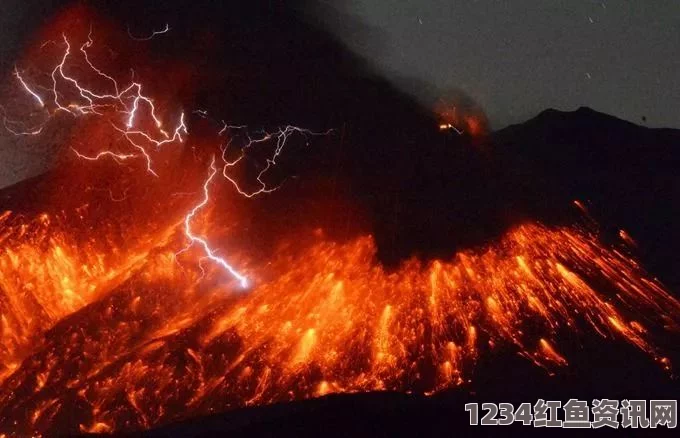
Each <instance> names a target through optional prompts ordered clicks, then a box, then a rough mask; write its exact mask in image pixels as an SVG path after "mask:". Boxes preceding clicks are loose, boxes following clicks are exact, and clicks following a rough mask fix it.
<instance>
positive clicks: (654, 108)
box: [0, 0, 680, 186]
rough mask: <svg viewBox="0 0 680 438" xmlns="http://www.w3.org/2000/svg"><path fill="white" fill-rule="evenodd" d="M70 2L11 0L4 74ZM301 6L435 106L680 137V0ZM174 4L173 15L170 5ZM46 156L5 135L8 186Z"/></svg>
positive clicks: (513, 119) (0, 21)
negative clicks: (460, 102) (591, 116)
mask: <svg viewBox="0 0 680 438" xmlns="http://www.w3.org/2000/svg"><path fill="white" fill-rule="evenodd" d="M263 1H265V2H266V3H264V4H269V5H270V7H273V6H272V5H275V4H277V2H278V0H263ZM64 3H68V2H67V1H66V0H64V1H62V0H54V1H49V2H47V1H43V0H3V3H2V4H3V8H2V13H0V71H2V72H3V73H5V74H9V73H11V71H12V68H13V65H14V62H15V61H16V59H17V56H18V51H19V47H20V44H21V42H22V41H23V40H24V39H25V38H27V37H28V36H29V35H30V34H31V32H33V31H34V30H35V29H37V28H38V27H40V26H41V25H42V24H43V23H44V22H45V21H46V20H48V19H49V17H50V16H51V14H53V13H54V12H55V11H56V10H58V7H59V5H61V4H64ZM86 3H88V4H90V5H94V6H95V7H96V4H97V3H98V2H97V1H90V2H86ZM302 3H303V4H307V8H308V9H310V10H311V13H312V14H318V16H317V17H313V18H312V19H313V21H315V22H316V24H317V25H319V26H320V27H322V28H324V29H328V30H330V31H331V32H333V33H335V34H336V35H337V36H338V38H339V39H340V40H341V41H342V42H344V43H345V44H346V45H347V46H348V47H349V48H350V49H352V50H353V51H355V52H356V53H358V54H359V55H360V56H362V57H364V58H365V59H367V60H368V61H369V63H371V64H372V65H373V66H375V67H376V68H377V69H378V71H379V72H380V74H382V75H384V76H386V77H388V78H389V79H390V80H392V81H393V82H394V83H395V84H396V85H397V86H400V87H402V88H403V89H404V90H405V91H407V92H408V93H411V94H414V95H415V96H416V97H417V98H418V99H420V100H421V101H422V102H423V103H425V104H427V105H429V104H431V103H432V102H433V100H432V98H433V95H434V96H444V97H446V96H452V95H453V96H460V94H461V93H462V94H464V95H466V96H468V97H469V98H470V99H472V101H473V102H475V103H476V104H477V105H479V106H480V107H481V108H482V109H483V110H484V111H485V112H486V114H487V116H488V118H489V119H490V122H491V127H492V128H493V129H499V128H502V127H504V126H507V125H508V124H513V123H520V122H523V121H525V120H527V119H529V118H531V117H533V116H535V115H536V114H538V113H539V112H541V111H542V110H544V109H546V108H556V109H561V110H574V109H576V108H578V107H580V106H589V107H591V108H593V109H595V110H597V111H601V112H604V113H608V114H612V115H614V116H617V117H620V118H623V119H627V120H629V121H632V122H634V123H638V124H641V125H645V126H648V127H673V128H680V75H679V74H678V72H680V2H678V1H677V0H645V1H642V0H639V1H624V0H619V1H614V0H549V1H548V0H512V1H500V0H394V1H389V2H387V1H375V0H338V1H333V2H330V1H323V2H314V1H311V0H310V1H308V2H305V1H303V2H302ZM164 5H165V6H163V7H164V8H165V9H168V10H171V9H172V6H171V5H172V1H169V2H168V3H164ZM314 5H320V7H315V6H314ZM196 7H197V8H199V7H201V6H200V2H197V4H196ZM225 7H227V8H228V7H229V6H228V5H227V4H225ZM307 12H310V11H307ZM153 18H157V19H158V20H161V21H162V19H161V18H160V17H149V21H148V25H149V27H150V28H154V26H156V27H159V26H162V25H163V23H162V22H155V21H158V20H154V19H153ZM247 18H248V17H244V20H246V19H247ZM142 21H144V20H142ZM168 24H169V25H170V26H171V27H172V26H173V23H172V22H168ZM197 26H199V27H200V23H197ZM142 30H144V29H141V30H140V31H142ZM197 30H200V29H197ZM10 83H11V82H6V84H10ZM36 150H37V149H35V148H27V147H25V146H21V145H17V141H16V139H13V138H9V136H8V134H7V133H6V132H0V160H1V161H2V162H3V163H4V164H5V165H4V166H1V167H0V186H4V185H7V184H10V183H12V182H15V181H18V180H20V179H22V178H24V177H27V176H30V175H33V174H36V173H38V172H40V171H42V170H44V168H45V165H46V164H44V163H43V161H44V157H46V156H49V154H45V153H44V151H42V150H39V151H38V152H35V151H36ZM17 151H22V152H17ZM29 151H30V152H29ZM37 162H39V163H43V164H40V165H36V163H37Z"/></svg>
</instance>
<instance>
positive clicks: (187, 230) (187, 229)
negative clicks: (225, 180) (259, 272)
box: [175, 156, 248, 289]
mask: <svg viewBox="0 0 680 438" xmlns="http://www.w3.org/2000/svg"><path fill="white" fill-rule="evenodd" d="M215 175H217V167H215V156H213V157H212V160H211V162H210V172H209V173H208V178H207V179H206V180H205V182H204V183H203V199H202V200H201V202H199V203H198V204H197V205H196V206H195V207H194V208H192V209H191V211H190V212H189V213H188V214H187V215H186V217H185V218H184V234H185V235H186V237H187V238H188V239H189V241H190V242H189V245H188V246H187V247H185V248H184V249H183V250H181V251H179V252H178V253H176V254H175V257H176V256H178V255H179V254H181V253H183V252H185V251H187V250H188V249H189V248H191V246H193V245H194V244H197V245H199V246H200V247H201V248H202V249H203V251H204V252H205V258H207V259H209V260H211V261H212V262H214V263H215V264H217V265H219V266H221V267H222V268H224V269H225V270H227V271H228V272H229V273H230V274H231V275H233V276H234V277H235V278H236V279H237V280H238V281H239V283H240V284H241V287H242V288H244V289H245V288H247V287H248V279H247V278H246V277H245V276H244V275H242V274H240V273H239V272H238V271H237V270H236V269H235V268H234V267H233V266H231V265H230V264H229V263H227V261H226V260H224V259H223V258H222V257H218V256H217V255H216V254H215V251H213V250H212V249H211V248H210V245H209V244H208V241H207V240H206V239H205V238H203V237H200V236H198V235H196V234H194V232H193V231H192V230H191V221H192V219H193V218H194V217H195V216H196V214H197V213H198V212H199V211H200V210H201V209H203V208H204V207H205V206H206V205H208V202H210V192H209V191H208V186H209V185H210V183H211V182H212V180H213V178H214V177H215Z"/></svg>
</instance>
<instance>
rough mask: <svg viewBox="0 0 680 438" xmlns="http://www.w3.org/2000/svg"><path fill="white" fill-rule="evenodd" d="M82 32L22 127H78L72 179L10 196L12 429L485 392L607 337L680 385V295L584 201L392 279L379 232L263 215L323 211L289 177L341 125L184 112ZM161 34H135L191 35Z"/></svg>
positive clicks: (55, 178)
mask: <svg viewBox="0 0 680 438" xmlns="http://www.w3.org/2000/svg"><path fill="white" fill-rule="evenodd" d="M69 24H70V25H72V23H69ZM76 24H77V25H72V26H71V27H68V28H61V27H60V26H59V25H55V26H54V28H52V29H51V30H50V33H49V35H50V37H51V39H48V40H46V41H43V42H41V43H40V44H39V45H38V47H39V48H33V49H32V50H33V52H31V54H30V56H26V57H24V58H23V59H21V60H19V61H17V64H16V68H15V69H14V70H13V72H12V74H11V75H10V77H9V78H7V81H9V82H11V85H12V87H14V92H13V93H15V94H13V95H16V96H19V98H16V99H12V104H13V106H10V105H4V106H3V107H4V112H5V116H4V121H5V127H6V128H7V130H8V132H10V133H11V135H13V136H18V137H30V138H31V139H32V141H38V142H39V141H41V138H42V137H41V136H44V135H45V132H47V131H49V130H50V129H51V128H50V127H51V126H53V125H55V124H56V125H59V124H62V125H66V124H67V125H68V126H69V130H70V133H69V135H68V136H66V137H65V138H64V140H63V142H64V144H63V145H61V146H62V149H61V150H63V151H65V156H64V157H62V158H60V160H59V167H58V168H56V169H55V170H53V171H51V172H48V173H46V174H45V175H43V176H41V177H39V178H38V179H36V180H33V181H30V182H29V183H23V184H22V185H19V186H16V187H14V188H9V189H5V190H4V193H5V194H6V197H5V198H4V199H5V200H7V199H10V198H11V202H10V201H7V202H6V205H5V206H4V208H3V210H2V212H0V436H5V435H26V434H59V433H80V432H113V431H133V430H145V429H150V428H153V427H156V426H159V425H164V424H168V423H172V422H175V421H178V420H184V419H188V418H194V417H199V416H202V415H206V414H210V413H217V412H224V411H227V410H230V409H234V408H237V407H248V406H255V405H267V404H272V403H277V402H288V401H294V400H301V399H309V398H316V397H321V396H325V395H327V394H331V393H360V392H371V391H399V392H407V393H416V394H425V395H431V394H435V393H440V392H442V391H445V390H459V391H466V390H468V388H471V387H473V386H474V384H475V368H476V366H477V364H478V362H479V361H481V360H493V358H494V357H495V356H496V355H498V354H499V353H503V354H516V355H519V356H521V357H522V358H523V359H524V360H526V361H527V362H528V363H532V364H535V366H536V367H538V368H540V369H541V370H542V371H541V372H544V373H546V374H547V375H553V374H555V373H560V372H563V370H565V369H568V368H569V367H570V361H571V356H570V353H574V352H575V351H576V350H577V349H578V347H575V345H576V346H577V345H578V344H579V343H580V342H581V340H582V339H585V338H587V339H590V340H591V341H592V340H593V339H595V340H596V342H601V343H608V344H614V345H618V344H620V345H622V346H624V345H630V346H632V347H633V348H634V349H636V350H638V351H639V352H641V354H643V355H645V356H646V357H647V359H648V361H649V363H650V364H653V365H652V366H655V367H658V368H659V369H661V370H663V372H664V373H665V374H666V375H667V377H668V379H671V378H672V377H673V370H672V360H671V359H674V357H672V356H670V353H669V352H668V351H667V347H668V344H669V342H667V339H668V337H669V336H677V334H678V330H679V329H680V302H679V301H678V300H677V299H676V298H675V297H674V296H673V295H672V294H671V293H669V292H668V291H667V290H666V288H665V287H664V285H662V284H661V282H660V281H659V280H658V279H656V278H655V277H654V276H653V275H651V274H649V273H648V272H647V271H646V270H645V268H643V266H642V265H641V264H640V263H639V262H638V261H637V258H636V253H637V248H636V243H635V241H633V239H632V238H631V237H630V236H629V235H628V234H627V233H626V232H625V231H621V232H620V235H619V237H618V238H616V239H612V238H609V237H608V236H605V235H604V234H605V233H603V232H602V230H601V229H600V228H599V227H598V226H597V225H596V223H595V221H594V220H593V218H592V217H591V216H590V214H589V212H588V210H587V207H586V206H585V205H584V204H583V203H581V202H578V201H577V202H576V203H575V206H574V207H575V208H574V210H576V211H578V214H579V215H580V216H581V219H580V220H575V221H570V222H569V223H567V224H548V223H542V222H541V221H540V220H538V219H523V220H522V221H521V222H519V223H516V224H513V226H511V227H508V228H507V229H504V230H503V232H502V233H500V234H499V235H498V236H494V237H493V238H491V239H488V240H487V241H486V242H484V243H480V244H477V245H475V246H473V247H462V246H461V247H455V248H451V249H450V250H449V251H448V255H447V256H443V257H441V256H437V257H426V256H421V255H410V256H409V257H406V258H403V259H401V260H400V261H399V262H398V263H392V264H385V263H383V260H382V259H381V258H380V257H379V254H378V253H379V244H378V243H377V241H378V239H377V238H376V237H374V232H373V231H374V230H366V229H364V228H362V227H360V226H358V225H357V226H356V227H354V226H353V225H352V226H350V225H347V226H348V227H349V228H356V229H352V230H351V232H348V233H345V234H343V235H342V236H338V233H335V232H334V231H333V230H332V229H330V227H329V226H323V227H322V226H319V225H318V223H317V222H316V221H315V220H314V218H313V216H314V215H315V214H316V213H315V211H314V210H313V209H310V210H309V212H308V216H309V220H308V221H307V222H304V221H303V223H292V222H293V221H292V220H290V219H287V216H285V214H283V213H280V212H279V211H278V210H277V209H276V208H274V207H273V206H274V205H275V204H267V203H266V201H262V200H263V199H266V198H267V197H270V196H271V197H274V198H275V197H276V196H278V195H279V193H280V192H281V191H284V190H285V194H284V195H281V196H283V197H284V198H278V201H277V202H278V203H279V204H280V203H282V202H285V203H290V204H291V205H293V207H292V208H293V209H298V208H299V209H304V208H305V207H304V206H303V204H300V207H296V206H295V205H297V204H295V202H296V200H295V189H296V188H297V187H299V186H301V185H304V184H303V183H300V184H298V183H296V181H297V179H303V178H304V175H303V176H302V177H300V178H297V179H296V178H292V176H293V175H285V170H284V171H280V170H279V163H280V162H281V160H285V158H286V156H287V154H288V153H289V152H290V153H291V156H292V157H294V159H295V160H305V159H309V157H308V156H307V155H306V154H307V153H308V152H309V151H313V150H314V148H315V145H316V144H317V143H318V142H322V141H325V140H327V139H328V138H329V137H342V135H344V134H343V133H344V128H343V127H342V126H341V125H339V126H321V127H319V126H313V127H308V126H294V125H287V124H283V125H281V126H276V127H274V128H268V129H263V128H259V127H252V126H245V125H236V123H235V122H225V121H223V117H222V115H218V114H214V113H213V112H212V111H208V110H205V109H202V108H200V107H197V108H193V107H185V108H182V107H181V106H180V105H179V104H176V102H177V98H176V94H174V93H170V92H168V94H167V95H163V94H162V93H163V91H162V90H163V86H162V85H164V84H159V83H154V84H150V85H147V84H146V83H144V81H143V79H144V78H145V77H146V78H148V77H149V75H148V74H146V75H145V74H136V73H134V72H127V71H125V66H120V65H118V66H115V62H114V61H112V58H115V57H114V56H112V55H111V53H108V54H107V51H106V50H105V49H104V48H107V47H109V46H108V45H107V42H106V40H101V39H99V38H98V27H97V26H96V25H86V24H83V23H82V22H76ZM73 29H76V30H75V31H74V30H73ZM161 29H163V30H162V31H153V33H151V34H150V35H149V36H148V37H146V36H138V35H137V34H131V35H128V36H129V37H130V38H128V39H129V40H131V41H132V44H140V45H143V44H150V43H152V42H153V40H154V38H170V37H171V36H172V28H171V26H165V27H163V28H161ZM107 32H108V31H107ZM123 33H125V32H124V31H123ZM98 47H99V49H98ZM108 50H111V49H110V48H109V49H108ZM111 51H112V50H111ZM111 63H113V65H112V66H111V67H110V68H109V67H107V64H111ZM139 68H140V69H142V70H144V68H145V67H144V66H139ZM178 69H179V70H180V71H181V69H180V68H178ZM121 72H125V74H122V73H121ZM168 74H169V75H172V74H171V73H168ZM177 75H178V76H181V75H182V73H181V72H180V73H177ZM147 90H153V91H147ZM27 108H28V109H27ZM22 111H23V113H22ZM13 114H14V115H13ZM440 115H441V116H442V117H444V116H445V115H444V114H440ZM234 116H236V117H234ZM237 116H238V114H236V115H231V118H230V119H229V120H237V118H238V117H237ZM477 116H478V115H475V116H472V115H469V116H460V117H463V118H459V116H458V115H456V116H455V117H456V120H453V119H451V120H449V119H446V126H444V125H440V126H439V127H440V128H441V129H444V128H446V127H448V126H454V125H455V124H456V123H458V122H459V121H460V120H464V121H465V123H466V125H465V128H464V130H465V131H466V132H468V133H469V134H471V135H472V136H476V135H477V134H478V133H480V132H481V130H482V129H486V126H485V125H486V121H482V120H483V119H482V118H481V116H479V117H478V118H476V117H477ZM442 120H444V119H442ZM442 123H444V122H442ZM482 125H484V126H482ZM442 126H444V128H442ZM437 127H438V126H437V124H436V123H435V124H434V125H433V129H432V130H433V132H434V134H432V135H441V134H440V133H439V132H438V130H437ZM456 129H458V128H456ZM309 153H310V154H311V153H313V152H309ZM492 153H493V152H492ZM306 157H307V158H306ZM288 168H290V166H288V167H286V168H285V169H288ZM293 180H295V181H293ZM315 181H316V180H315ZM320 190H322V191H326V190H327V188H325V187H323V188H322V189H320ZM328 190H330V189H328ZM329 193H330V191H329ZM291 194H292V195H291ZM281 199H285V201H282V200H281ZM253 203H255V204H253ZM276 205H278V204H276ZM320 205H322V206H323V205H325V204H324V203H323V202H322V201H320ZM270 206H272V207H271V210H269V209H268V208H269V207H270ZM0 207H3V206H2V205H0ZM424 208H427V207H424ZM263 209H264V210H263ZM333 211H335V210H333ZM303 213H305V214H307V212H303ZM305 214H302V216H305ZM262 217H265V218H266V220H264V221H263V220H262ZM295 217H300V216H295ZM443 220H446V219H443ZM331 222H332V221H331ZM357 222H358V220H357ZM263 223H264V224H265V225H263ZM262 227H265V228H262ZM281 228H289V229H290V231H288V232H286V233H283V234H281V235H277V233H276V231H275V230H279V229H281ZM434 231H435V232H437V230H434ZM439 232H440V233H441V234H442V235H444V234H446V233H449V232H450V231H447V230H439ZM460 233H463V234H464V233H466V230H464V229H461V230H460ZM272 236H275V237H272ZM383 240H384V239H383Z"/></svg>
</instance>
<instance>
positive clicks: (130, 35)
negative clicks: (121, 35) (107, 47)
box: [127, 23, 170, 41]
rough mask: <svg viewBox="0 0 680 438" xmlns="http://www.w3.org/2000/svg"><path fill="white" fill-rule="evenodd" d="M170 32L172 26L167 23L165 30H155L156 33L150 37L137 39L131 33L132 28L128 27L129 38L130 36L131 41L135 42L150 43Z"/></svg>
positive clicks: (153, 32)
mask: <svg viewBox="0 0 680 438" xmlns="http://www.w3.org/2000/svg"><path fill="white" fill-rule="evenodd" d="M169 31H170V25H169V24H168V23H165V27H164V28H163V29H161V30H154V31H152V32H151V34H150V35H149V36H146V37H136V36H134V35H133V34H132V32H131V31H130V26H128V28H127V33H128V36H129V37H130V38H131V39H133V40H135V41H149V40H152V39H153V38H154V37H156V36H157V35H162V34H164V33H168V32H169Z"/></svg>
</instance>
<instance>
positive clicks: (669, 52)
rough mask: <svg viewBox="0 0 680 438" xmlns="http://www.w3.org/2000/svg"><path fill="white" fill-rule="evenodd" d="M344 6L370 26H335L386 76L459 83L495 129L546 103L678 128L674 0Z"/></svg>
mask: <svg viewBox="0 0 680 438" xmlns="http://www.w3.org/2000/svg"><path fill="white" fill-rule="evenodd" d="M336 4H337V3H336ZM344 4H345V5H346V6H344V12H346V13H347V14H348V15H352V16H354V17H355V18H356V19H357V20H358V21H361V22H363V23H364V24H365V25H367V26H368V27H370V28H371V31H369V32H368V33H369V36H368V37H367V36H366V35H361V37H357V36H356V35H355V34H354V33H353V32H352V31H348V30H346V29H341V27H342V25H340V26H338V27H339V28H340V29H339V30H338V34H339V35H340V36H341V38H342V39H343V40H344V41H346V42H347V44H348V45H349V46H350V47H352V48H353V49H355V50H356V51H357V52H359V53H361V54H362V55H364V56H366V57H368V58H370V59H373V60H374V61H375V62H376V63H378V64H379V65H380V66H381V67H382V68H383V69H384V70H385V71H386V72H390V73H389V74H390V75H391V76H401V77H403V76H408V77H413V78H415V79H418V80H421V81H426V82H428V83H429V84H431V85H434V86H435V87H437V88H438V89H442V90H447V89H460V90H462V91H463V92H465V93H467V94H468V95H469V96H471V97H472V98H473V99H475V100H476V101H477V102H478V103H479V104H480V105H481V106H482V107H483V108H484V109H485V111H486V112H487V114H488V116H489V118H490V119H491V122H492V124H493V127H494V128H501V127H503V126H505V125H507V124H510V123H518V122H522V121H524V120H526V119H527V118H530V117H532V116H534V115H535V114H536V113H538V112H540V111H541V110H543V109H545V108H548V107H552V108H557V109H563V110H572V109H576V108H578V107H579V106H582V105H583V106H589V107H592V108H593V109H596V110H598V111H601V112H606V113H609V114H612V115H615V116H618V117H621V118H624V119H627V120H630V121H633V122H635V123H639V124H645V125H646V126H650V127H675V128H680V74H679V73H680V2H678V1H677V0H645V1H640V0H638V1H630V0H625V1H624V0H618V1H613V0H601V1H600V0H512V1H499V0H395V1H389V2H383V1H375V0H352V1H350V2H346V3H344ZM416 92H417V90H416ZM643 116H645V117H646V119H647V121H646V123H644V122H643V120H642V117H643Z"/></svg>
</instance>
